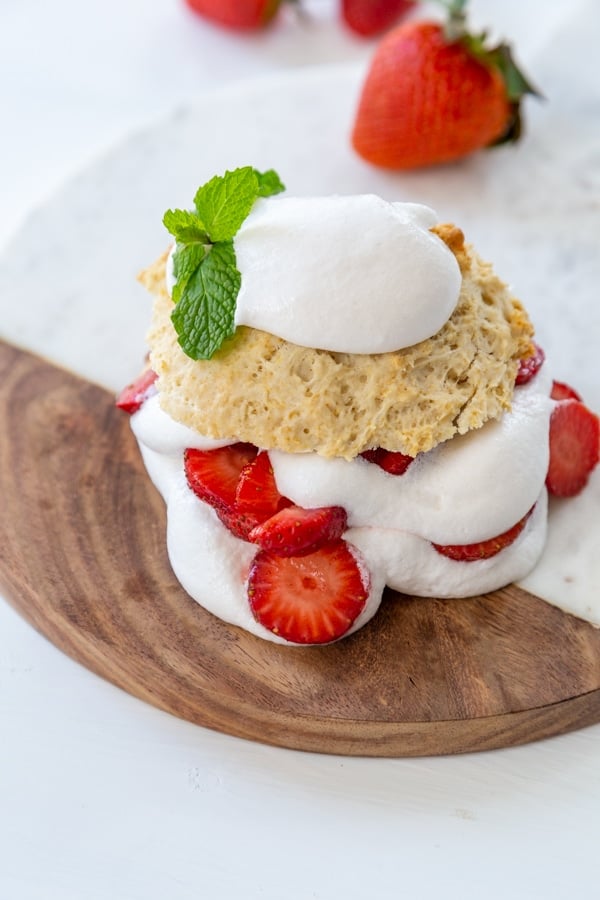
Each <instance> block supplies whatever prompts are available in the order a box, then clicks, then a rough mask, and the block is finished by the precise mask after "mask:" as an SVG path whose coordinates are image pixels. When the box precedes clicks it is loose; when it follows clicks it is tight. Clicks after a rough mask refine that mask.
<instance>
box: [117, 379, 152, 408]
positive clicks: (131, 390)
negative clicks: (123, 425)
mask: <svg viewBox="0 0 600 900" xmlns="http://www.w3.org/2000/svg"><path fill="white" fill-rule="evenodd" d="M156 378H157V375H156V372H153V371H152V369H146V370H145V371H144V372H142V374H141V375H138V377H137V378H136V380H135V381H133V382H132V383H131V384H128V385H127V387H125V388H123V390H122V391H121V393H120V394H119V396H118V397H117V399H116V401H115V405H116V406H117V407H118V408H119V409H122V410H123V412H126V413H129V415H130V416H131V415H133V413H135V412H137V411H138V409H140V408H141V406H142V405H143V403H144V401H145V400H147V399H148V397H150V396H151V395H152V394H155V393H156V387H155V385H154V382H155V381H156Z"/></svg>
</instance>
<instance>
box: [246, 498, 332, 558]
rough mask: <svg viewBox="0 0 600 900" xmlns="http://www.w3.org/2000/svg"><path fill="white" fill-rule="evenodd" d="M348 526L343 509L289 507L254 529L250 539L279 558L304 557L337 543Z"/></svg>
mask: <svg viewBox="0 0 600 900" xmlns="http://www.w3.org/2000/svg"><path fill="white" fill-rule="evenodd" d="M346 525H347V516H346V510H345V509H342V507H341V506H322V507H319V508H318V509H303V508H302V507H301V506H288V507H287V508H286V509H282V510H281V511H280V512H278V513H276V514H275V515H274V516H271V518H270V519H267V521H266V522H263V523H262V525H258V526H257V527H256V528H254V529H253V530H252V531H251V532H250V535H249V539H250V540H251V541H254V543H255V544H258V546H259V547H261V548H262V549H263V550H270V551H271V552H272V553H275V554H277V556H304V555H306V554H307V553H313V552H314V551H315V550H317V549H318V548H319V547H322V546H323V545H324V544H327V543H329V542H331V541H336V540H337V539H338V538H340V537H341V536H342V534H343V533H344V531H345V530H346Z"/></svg>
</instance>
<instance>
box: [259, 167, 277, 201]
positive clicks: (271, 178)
mask: <svg viewBox="0 0 600 900" xmlns="http://www.w3.org/2000/svg"><path fill="white" fill-rule="evenodd" d="M254 174H255V175H256V177H257V179H258V196H259V197H271V196H272V195H273V194H280V193H281V191H285V185H284V184H283V182H282V181H281V178H280V177H279V175H278V174H277V172H276V171H275V169H268V170H267V171H266V172H257V171H256V169H255V170H254Z"/></svg>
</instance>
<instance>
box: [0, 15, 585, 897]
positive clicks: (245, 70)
mask: <svg viewBox="0 0 600 900" xmlns="http://www.w3.org/2000/svg"><path fill="white" fill-rule="evenodd" d="M306 7H307V10H308V12H309V13H310V14H311V18H310V20H309V21H308V22H298V21H297V20H296V19H295V18H294V16H293V15H291V14H290V13H289V12H288V13H286V14H285V15H284V16H282V18H281V20H280V21H279V23H278V24H277V25H276V27H274V28H272V29H270V30H269V31H268V32H266V33H264V34H261V35H257V36H254V35H253V36H244V37H240V36H237V35H232V34H229V33H226V32H223V31H219V30H218V29H216V28H211V27H210V26H209V25H206V24H205V23H204V22H202V21H200V20H198V19H196V18H194V17H193V16H192V15H191V14H189V13H188V12H187V10H186V9H185V8H184V6H183V4H182V3H181V2H180V0H152V2H148V0H146V2H142V0H120V2H117V0H103V2H99V0H88V2H87V3H82V2H81V0H79V2H75V0H53V2H52V3H48V2H42V0H20V2H18V3H17V2H16V0H0V116H1V118H0V122H1V123H2V126H1V131H0V135H1V136H0V242H4V241H5V240H7V239H8V238H9V236H10V235H11V234H12V233H13V232H14V231H15V230H16V229H17V228H18V227H19V226H20V225H21V224H22V223H23V222H24V221H25V219H26V217H27V215H28V214H30V213H31V211H32V209H33V208H34V207H35V206H36V205H38V204H41V203H43V202H44V201H45V200H46V198H48V197H50V196H51V195H52V194H53V193H54V192H55V191H56V190H57V189H59V188H60V186H61V184H62V183H63V181H64V180H65V179H68V178H69V177H70V176H71V175H72V174H73V173H75V172H77V171H78V170H80V169H82V168H83V167H84V166H86V165H88V164H89V163H91V162H93V160H94V159H95V158H96V157H97V155H98V154H101V153H102V152H103V151H105V150H106V149H108V148H109V147H111V146H112V145H113V144H114V143H115V142H117V141H119V140H120V139H122V138H124V137H125V136H126V135H128V134H129V133H130V132H131V131H132V130H136V129H138V128H139V127H140V126H142V125H145V124H147V123H150V122H152V121H153V120H154V119H155V118H157V117H160V116H161V115H163V114H167V113H169V112H170V111H172V110H173V109H174V108H177V107H179V106H182V105H185V104H187V103H193V102H194V99H195V98H196V97H197V96H198V95H199V93H201V92H203V91H205V90H207V89H210V88H211V87H213V86H219V85H221V84H224V83H226V82H235V81H236V80H238V79H241V78H243V79H247V78H248V77H249V76H253V75H259V74H264V73H272V75H273V77H274V78H276V77H277V73H278V72H279V71H281V70H282V69H289V68H291V67H297V66H303V65H312V64H315V63H330V62H340V61H350V60H352V61H359V60H366V59H367V58H368V57H369V56H370V54H371V53H372V49H373V44H372V43H369V42H364V41H362V40H360V39H358V38H355V37H353V36H352V35H350V34H349V33H348V32H346V31H344V30H343V29H342V27H341V26H340V25H339V24H338V23H337V21H336V17H335V11H334V5H333V4H332V3H329V2H325V0H323V2H320V3H319V2H313V3H307V4H306ZM586 8H587V10H589V11H590V21H589V25H590V28H591V29H595V30H596V32H598V31H599V19H598V14H597V8H596V7H595V4H593V3H588V4H586V3H583V2H567V0H561V2H554V3H551V4H549V3H547V2H544V3H542V2H540V0H535V2H530V3H527V4H525V3H523V2H516V0H514V2H513V0H511V2H504V3H502V4H499V3H497V4H494V3H493V2H492V0H489V2H483V0H480V2H473V12H474V17H475V18H476V21H478V22H479V23H482V22H492V21H493V22H494V23H495V25H496V26H497V30H498V32H499V33H501V34H509V35H511V36H513V37H515V39H518V40H519V46H520V48H521V52H520V57H521V59H522V60H523V61H524V63H525V64H527V63H528V61H534V60H535V59H536V54H537V53H538V51H539V50H540V48H541V47H542V44H543V39H544V36H545V35H546V34H551V33H557V34H558V33H559V32H560V29H561V28H562V24H563V22H567V21H568V20H569V18H570V17H572V16H577V15H580V14H584V13H585V10H586ZM592 10H594V12H593V13H592V12H591V11H592ZM546 64H548V60H546ZM572 65H573V67H575V68H580V67H581V66H589V67H590V73H589V77H590V79H592V78H594V77H596V78H597V77H598V71H597V69H598V67H597V65H596V60H588V61H586V62H585V63H583V62H582V60H581V59H579V58H578V57H577V54H576V52H575V53H574V54H573V57H572ZM594 66H595V73H594ZM595 112H596V115H597V116H598V114H599V112H598V110H597V109H596V111H595ZM592 113H593V111H592ZM1 331H2V327H1V323H0V333H1ZM0 439H3V438H0ZM599 768H600V726H598V727H593V728H589V729H587V730H585V731H583V732H579V733H577V734H573V735H568V736H564V737H561V738H555V739H553V740H551V741H546V742H542V743H539V744H536V745H532V746H528V747H523V748H517V749H513V750H505V751H497V752H493V753H488V754H484V755H477V756H475V755H469V756H464V757H456V758H447V759H424V760H369V759H345V758H338V757H324V756H318V755H310V754H303V753H296V752H291V751H285V750H278V749H274V748H269V747H264V746H261V745H258V744H251V743H247V742H244V741H240V740H237V739H234V738H230V737H228V736H225V735H220V734H216V733H212V732H210V731H205V730H203V729H200V728H197V727H194V726H192V725H189V724H187V723H185V722H181V721H178V720H176V719H174V718H172V717H170V716H168V715H166V714H163V713H161V712H159V711H157V710H155V709H153V708H151V707H148V706H145V705H144V704H142V703H140V702H139V701H137V700H135V699H133V698H131V697H129V696H128V695H126V694H124V693H122V692H121V691H119V690H117V689H115V688H113V687H112V686H110V685H108V684H106V683H104V682H103V681H101V680H100V679H98V678H96V677H95V676H93V675H91V674H90V673H89V672H87V671H86V670H84V669H82V668H81V667H79V666H77V665H76V664H75V663H73V662H71V661H70V660H69V659H67V658H66V657H64V656H63V655H62V654H60V653H59V652H58V651H57V650H55V649H54V647H52V646H51V645H50V644H48V643H47V642H46V641H45V640H44V639H43V638H41V637H40V636H39V635H37V634H36V633H35V632H34V631H33V630H32V629H31V628H30V627H29V626H27V625H26V624H25V623H24V622H22V621H21V620H20V619H19V617H18V616H17V615H16V614H15V613H14V612H13V611H12V609H11V608H10V607H9V606H8V605H6V604H5V603H3V602H0V900H59V898H60V900H101V898H102V900H104V898H106V900H108V898H110V900H155V898H156V900H159V898H160V900H192V898H194V900H195V898H232V900H233V898H241V897H244V898H250V900H259V898H265V900H281V898H290V900H301V898H302V900H304V898H307V900H310V898H318V900H338V898H340V900H341V898H344V900H350V898H364V897H380V898H395V897H400V896H407V897H415V898H416V897H419V898H429V897H431V898H433V897H439V896H444V897H449V898H457V900H458V898H481V897H486V898H490V897H491V898H507V897H510V898H512V900H519V898H524V900H525V898H542V897H543V898H563V897H567V896H581V897H595V896H597V895H598V887H597V882H598V876H599V875H600V865H598V862H597V835H598V826H599V824H600V806H599V802H600V779H599Z"/></svg>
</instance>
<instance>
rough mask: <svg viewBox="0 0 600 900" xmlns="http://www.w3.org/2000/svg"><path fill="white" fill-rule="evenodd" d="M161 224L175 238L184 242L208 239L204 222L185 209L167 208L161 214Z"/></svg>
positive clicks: (205, 240) (204, 241) (206, 240)
mask: <svg viewBox="0 0 600 900" xmlns="http://www.w3.org/2000/svg"><path fill="white" fill-rule="evenodd" d="M163 225H164V226H165V228H166V229H167V231H169V232H170V233H171V234H172V235H173V237H174V238H175V239H176V240H178V241H183V242H184V243H187V242H189V241H194V240H199V241H202V242H203V243H206V242H208V240H209V238H208V235H207V234H206V227H205V225H204V223H203V222H202V221H201V220H200V219H199V218H198V216H197V215H196V214H195V213H192V212H189V211H188V210H187V209H168V210H167V211H166V213H165V214H164V216H163Z"/></svg>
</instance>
